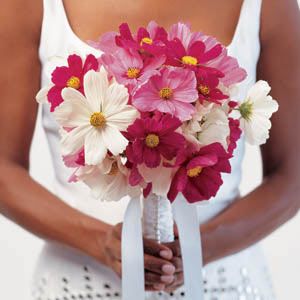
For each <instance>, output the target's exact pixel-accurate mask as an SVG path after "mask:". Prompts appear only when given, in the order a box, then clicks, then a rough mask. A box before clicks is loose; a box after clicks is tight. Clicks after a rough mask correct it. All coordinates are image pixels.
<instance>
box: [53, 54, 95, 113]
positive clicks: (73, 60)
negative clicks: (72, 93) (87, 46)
mask: <svg viewBox="0 0 300 300" xmlns="http://www.w3.org/2000/svg"><path fill="white" fill-rule="evenodd" d="M98 67H99V63H98V61H97V59H96V57H95V56H94V55H92V54H90V55H88V56H87V57H86V60H85V62H84V64H83V61H82V58H81V57H80V56H78V55H76V54H73V55H70V56H69V57H68V66H64V67H57V68H56V69H55V70H54V71H53V73H52V79H51V80H52V83H53V84H54V86H52V87H51V88H50V90H49V91H48V94H47V98H48V101H49V102H50V104H51V108H50V110H51V112H53V111H54V110H55V108H56V107H57V106H58V105H59V104H60V103H62V102H63V101H64V100H63V98H62V96H61V92H62V90H63V89H64V88H65V87H71V88H73V89H76V90H79V91H80V92H81V93H84V90H83V76H84V75H85V73H87V72H88V71H90V70H95V71H96V70H98Z"/></svg>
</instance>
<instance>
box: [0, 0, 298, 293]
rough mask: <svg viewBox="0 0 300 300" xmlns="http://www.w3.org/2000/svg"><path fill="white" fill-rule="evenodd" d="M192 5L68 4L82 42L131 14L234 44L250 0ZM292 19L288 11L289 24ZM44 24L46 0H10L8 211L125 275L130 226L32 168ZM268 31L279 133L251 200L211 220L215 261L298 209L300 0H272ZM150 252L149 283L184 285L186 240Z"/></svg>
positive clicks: (2, 190) (3, 143) (137, 20)
mask: <svg viewBox="0 0 300 300" xmlns="http://www.w3.org/2000/svg"><path fill="white" fill-rule="evenodd" d="M182 3H183V1H180V0H173V1H171V0H166V1H159V0H151V1H150V0H143V1H130V0H125V1H124V0H122V1H121V0H115V1H107V0H106V1H99V0H89V1H80V0H65V2H64V5H65V8H66V11H67V14H68V18H69V21H70V24H71V26H72V28H73V31H74V32H75V33H76V35H77V36H78V37H80V38H81V39H82V40H87V39H96V38H97V37H98V36H99V35H100V34H102V33H103V32H106V31H110V30H114V29H116V28H117V26H118V25H119V24H120V23H121V22H123V21H127V22H129V24H130V26H131V27H132V28H134V29H135V28H137V27H138V26H139V25H141V24H147V23H148V21H149V20H151V19H155V20H156V21H157V22H158V23H159V24H161V25H163V26H167V27H168V26H169V25H170V24H172V23H175V22H177V21H178V17H177V16H180V20H182V21H189V22H190V23H191V24H192V27H193V29H194V30H201V31H204V32H206V33H207V34H210V35H214V36H216V37H217V38H218V39H219V40H220V41H221V42H222V43H223V44H225V45H228V44H230V42H231V40H232V36H233V34H234V31H235V28H236V23H237V20H238V16H239V12H240V7H241V3H242V1H241V0H232V1H226V4H225V1H222V0H214V1H211V0H197V1H196V0H189V1H184V3H185V5H182ZM149 7H151V9H149ZM16 12H17V21H16ZM102 16H103V17H102ZM282 16H288V17H285V18H284V22H281V20H282ZM41 22H42V1H29V2H28V3H26V5H24V1H21V0H14V1H11V0H2V3H1V10H0V38H1V41H2V42H1V43H0V53H1V55H0V65H1V67H2V70H1V72H0V83H1V90H0V97H1V99H2V102H1V110H0V212H1V213H2V214H3V215H5V216H6V217H8V218H9V219H11V220H13V221H14V222H15V223H17V224H19V225H20V226H22V227H23V228H25V229H27V230H29V231H30V232H32V233H34V234H36V235H38V236H40V237H42V238H44V239H47V240H52V241H55V242H59V243H62V244H64V245H66V246H68V247H72V248H76V249H78V250H80V251H82V252H84V253H86V254H88V255H90V256H92V257H94V258H95V259H97V260H99V261H100V262H102V263H103V264H105V265H107V266H108V267H110V268H111V269H112V270H114V271H115V272H116V273H117V274H119V275H120V276H121V250H120V249H121V246H120V245H121V244H120V243H121V228H122V224H117V225H115V226H112V225H109V224H105V223H103V222H101V221H99V220H96V219H94V218H92V217H89V216H87V215H84V214H83V213H81V212H79V211H77V210H75V209H73V208H71V207H69V206H68V205H66V204H65V203H64V202H62V201H61V200H60V199H58V198H57V197H56V196H55V195H53V194H51V193H50V192H49V191H47V190H46V189H45V188H43V187H42V186H40V185H39V184H38V183H37V182H35V181H34V180H33V179H32V178H31V177H30V176H29V173H28V167H29V150H30V144H31V139H32V135H33V129H34V125H35V120H36V113H37V104H36V102H35V100H34V98H35V94H36V92H37V91H38V89H39V87H40V68H41V66H40V62H39V59H38V47H39V38H40V28H41ZM220 24H221V25H220ZM260 38H261V55H260V59H259V63H258V68H257V77H258V79H264V80H267V81H268V82H269V83H270V85H271V86H272V88H273V89H272V96H273V97H274V98H275V99H277V100H278V102H279V105H280V110H279V112H278V113H276V114H275V115H274V117H273V119H272V123H273V127H272V130H271V135H270V136H271V137H270V139H269V140H268V142H267V144H266V145H264V146H263V147H262V148H261V152H262V159H263V169H264V180H263V182H262V184H261V185H260V186H259V187H258V188H256V189H255V190H254V191H252V192H251V193H250V194H249V195H247V196H246V197H244V198H243V199H241V200H242V201H236V202H235V203H233V204H232V205H231V206H230V207H228V208H227V209H226V210H225V211H223V212H222V213H220V214H219V215H218V216H216V217H215V218H213V219H211V220H210V221H208V222H207V223H206V224H203V225H202V226H201V228H200V230H201V232H202V243H203V254H204V263H205V264H207V263H209V262H212V261H214V260H216V259H219V258H222V257H225V256H227V255H230V254H234V253H236V252H238V251H241V250H243V249H245V248H247V247H248V246H250V245H252V244H253V243H255V242H258V241H259V240H261V239H262V238H264V237H266V236H267V235H268V234H270V233H271V232H273V231H274V230H276V229H277V228H278V227H279V226H281V225H282V224H284V223H285V222H286V221H288V220H289V219H291V218H292V217H293V216H295V215H296V213H297V212H298V209H299V203H300V202H299V198H298V195H299V192H300V160H299V158H298V154H299V151H300V139H299V136H298V132H300V122H299V121H298V119H299V118H298V116H297V114H298V111H299V109H300V102H299V101H298V99H299V98H300V88H299V82H300V57H299V53H300V18H299V11H298V6H297V1H296V0H285V1H281V0H264V1H263V8H262V22H261V32H260ZM3 41H4V42H3ZM295 133H296V134H295ZM16 186H17V187H18V188H16ZM175 233H176V228H175ZM144 252H145V255H144V257H145V278H146V288H147V289H148V290H166V291H172V290H174V289H176V288H177V287H179V286H180V285H182V283H183V274H182V262H181V255H180V249H179V240H178V239H176V240H175V242H173V243H170V244H165V245H159V244H157V243H155V242H153V241H149V240H144Z"/></svg>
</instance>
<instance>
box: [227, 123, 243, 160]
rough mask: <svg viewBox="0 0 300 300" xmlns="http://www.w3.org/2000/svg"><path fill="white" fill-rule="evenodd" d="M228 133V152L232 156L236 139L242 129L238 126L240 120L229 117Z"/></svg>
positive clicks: (238, 137)
mask: <svg viewBox="0 0 300 300" xmlns="http://www.w3.org/2000/svg"><path fill="white" fill-rule="evenodd" d="M228 120H229V128H230V135H229V138H228V139H229V141H228V149H227V151H228V153H229V154H230V155H231V156H233V151H234V149H235V148H236V146H237V141H238V140H239V139H240V137H241V134H242V130H241V128H240V121H239V120H238V119H233V118H229V119H228Z"/></svg>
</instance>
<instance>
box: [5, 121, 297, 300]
mask: <svg viewBox="0 0 300 300" xmlns="http://www.w3.org/2000/svg"><path fill="white" fill-rule="evenodd" d="M34 141H35V142H34V145H33V149H32V158H33V161H32V174H33V175H34V176H35V178H38V180H39V181H40V182H42V183H43V182H44V183H45V182H49V177H50V176H51V171H52V170H51V164H50V158H49V153H48V149H47V143H46V141H45V137H44V134H43V131H42V129H41V128H40V126H37V130H36V134H35V139H34ZM260 180H261V160H260V154H259V151H258V149H257V148H255V147H249V146H247V151H246V157H245V160H244V164H243V180H242V184H241V191H242V193H247V192H248V191H250V190H252V189H253V188H254V187H255V186H257V185H258V184H259V182H260ZM263 200H264V199H262V201H263ZM299 237H300V217H299V216H297V217H296V218H294V219H293V220H292V221H290V222H288V224H286V225H284V226H283V227H282V228H280V229H279V230H278V231H277V232H275V233H274V234H272V235H271V236H270V237H268V238H267V239H265V240H264V241H263V245H264V249H265V252H266V257H267V259H268V260H269V265H270V268H271V273H272V277H273V281H274V285H275V290H276V294H277V297H278V300H287V299H288V300H298V299H299V287H298V284H299V282H298V281H299V277H300V259H299V257H298V255H299V253H300V241H299ZM41 246H42V241H41V240H39V239H38V238H36V237H34V236H32V235H31V234H29V233H28V232H26V231H24V230H23V229H21V228H20V227H18V226H16V225H14V224H13V223H11V222H9V221H8V220H6V219H4V218H3V217H1V216H0V300H28V299H29V285H30V279H31V274H32V271H33V267H34V264H35V261H36V258H37V256H38V254H39V251H40V249H41Z"/></svg>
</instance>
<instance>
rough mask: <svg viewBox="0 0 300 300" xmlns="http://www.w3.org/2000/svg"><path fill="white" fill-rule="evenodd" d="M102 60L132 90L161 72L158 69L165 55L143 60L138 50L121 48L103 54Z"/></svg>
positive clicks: (111, 72) (118, 79) (109, 70)
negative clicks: (111, 52)
mask: <svg viewBox="0 0 300 300" xmlns="http://www.w3.org/2000/svg"><path fill="white" fill-rule="evenodd" d="M101 62H102V63H103V65H104V66H105V68H106V69H107V70H108V72H109V73H110V74H111V75H113V76H114V77H115V78H116V80H117V81H118V82H119V83H122V84H124V85H125V86H127V87H128V88H129V90H130V91H131V90H132V89H136V88H137V87H138V86H139V85H140V84H142V83H144V82H145V81H147V80H148V79H149V78H150V77H151V76H153V75H157V74H159V71H158V70H157V69H158V68H159V67H161V65H162V64H163V63H164V62H165V57H164V56H161V55H160V56H157V57H155V58H153V59H151V60H147V59H146V60H144V61H143V59H142V58H141V56H140V55H139V53H138V52H137V51H136V50H133V49H122V48H120V49H119V50H118V51H117V52H115V53H114V54H103V55H102V56H101Z"/></svg>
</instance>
